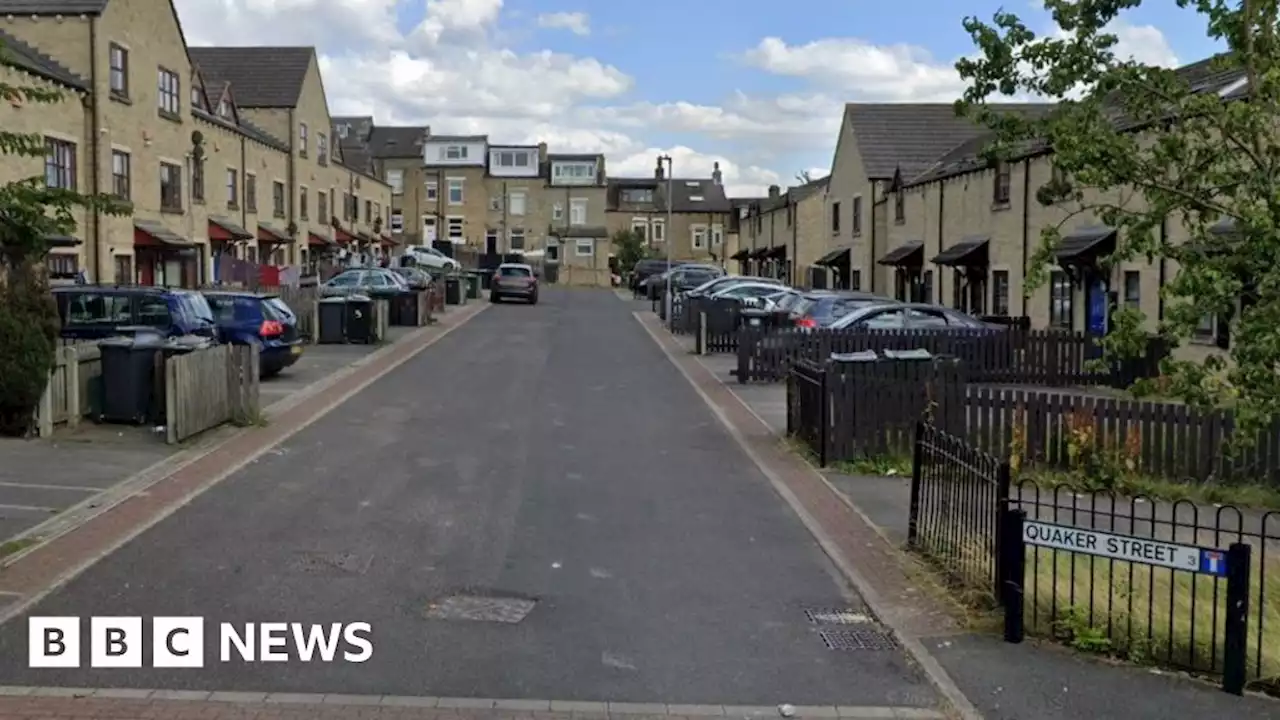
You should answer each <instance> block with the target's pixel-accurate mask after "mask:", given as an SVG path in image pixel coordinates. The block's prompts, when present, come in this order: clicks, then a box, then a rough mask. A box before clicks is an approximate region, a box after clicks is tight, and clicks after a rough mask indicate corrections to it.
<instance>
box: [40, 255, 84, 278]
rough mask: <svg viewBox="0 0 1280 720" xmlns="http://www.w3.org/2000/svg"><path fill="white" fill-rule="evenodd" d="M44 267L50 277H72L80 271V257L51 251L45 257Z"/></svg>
mask: <svg viewBox="0 0 1280 720" xmlns="http://www.w3.org/2000/svg"><path fill="white" fill-rule="evenodd" d="M44 268H45V270H46V271H48V273H49V277H56V278H70V277H75V275H76V273H77V272H79V271H80V258H79V257H77V256H75V255H67V254H64V253H56V252H55V253H49V254H48V255H46V256H45V258H44Z"/></svg>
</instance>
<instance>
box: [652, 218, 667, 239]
mask: <svg viewBox="0 0 1280 720" xmlns="http://www.w3.org/2000/svg"><path fill="white" fill-rule="evenodd" d="M652 232H653V241H654V242H663V241H664V240H666V239H667V221H666V220H659V219H657V218H655V219H654V221H653V231H652Z"/></svg>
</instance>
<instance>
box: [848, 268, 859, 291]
mask: <svg viewBox="0 0 1280 720" xmlns="http://www.w3.org/2000/svg"><path fill="white" fill-rule="evenodd" d="M849 289H850V290H861V289H862V271H861V270H850V271H849Z"/></svg>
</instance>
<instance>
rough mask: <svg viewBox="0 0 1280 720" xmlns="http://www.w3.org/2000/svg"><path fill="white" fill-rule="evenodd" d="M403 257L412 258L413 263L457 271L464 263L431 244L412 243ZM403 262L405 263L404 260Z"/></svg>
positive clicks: (447, 270)
mask: <svg viewBox="0 0 1280 720" xmlns="http://www.w3.org/2000/svg"><path fill="white" fill-rule="evenodd" d="M402 257H403V258H409V259H411V260H412V261H413V264H414V265H416V266H419V267H424V268H433V269H438V270H444V271H446V272H457V271H459V270H461V269H462V263H460V262H458V261H457V260H454V259H453V258H451V257H449V256H448V255H445V254H444V253H442V252H440V251H439V250H437V249H435V248H433V247H431V246H430V245H410V246H408V247H406V248H405V249H404V255H403V256H402ZM401 264H402V265H403V264H404V263H403V260H402V262H401Z"/></svg>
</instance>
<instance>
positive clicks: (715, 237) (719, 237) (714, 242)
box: [711, 223, 724, 247]
mask: <svg viewBox="0 0 1280 720" xmlns="http://www.w3.org/2000/svg"><path fill="white" fill-rule="evenodd" d="M723 244H724V225H721V224H720V223H714V224H712V225H711V247H720V246H721V245H723Z"/></svg>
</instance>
